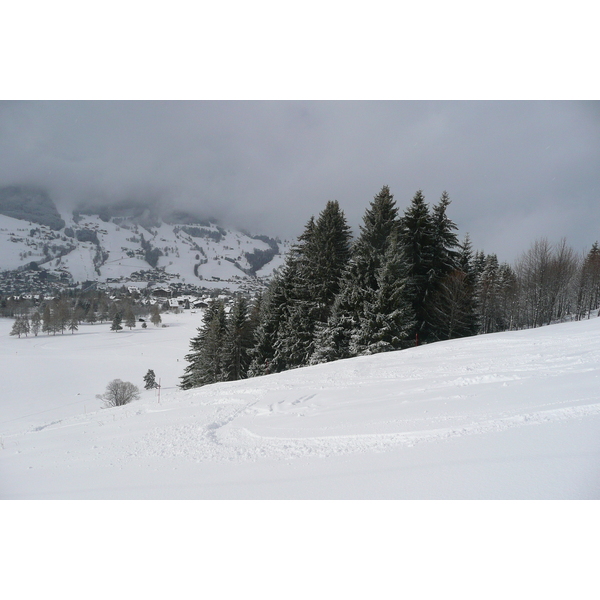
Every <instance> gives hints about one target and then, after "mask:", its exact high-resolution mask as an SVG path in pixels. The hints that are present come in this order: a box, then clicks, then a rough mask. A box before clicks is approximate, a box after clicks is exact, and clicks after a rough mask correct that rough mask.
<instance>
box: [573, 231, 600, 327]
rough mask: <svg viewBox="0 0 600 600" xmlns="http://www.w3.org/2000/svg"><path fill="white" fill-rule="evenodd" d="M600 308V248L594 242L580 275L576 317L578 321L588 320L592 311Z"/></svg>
mask: <svg viewBox="0 0 600 600" xmlns="http://www.w3.org/2000/svg"><path fill="white" fill-rule="evenodd" d="M597 308H600V248H599V247H598V242H594V244H593V246H592V248H591V250H590V251H589V252H588V254H587V256H586V257H585V260H584V262H583V266H582V267H581V274H580V276H579V289H578V294H577V315H578V318H579V319H582V318H588V319H589V318H590V316H591V314H592V311H594V310H596V309H597Z"/></svg>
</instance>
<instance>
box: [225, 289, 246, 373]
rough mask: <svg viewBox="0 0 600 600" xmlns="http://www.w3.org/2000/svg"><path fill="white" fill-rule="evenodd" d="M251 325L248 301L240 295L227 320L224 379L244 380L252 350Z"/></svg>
mask: <svg viewBox="0 0 600 600" xmlns="http://www.w3.org/2000/svg"><path fill="white" fill-rule="evenodd" d="M252 342H253V339H252V324H251V322H250V319H249V316H248V300H247V299H246V298H245V297H244V296H242V295H241V294H240V295H238V296H236V298H235V301H234V303H233V307H232V309H231V312H230V313H229V316H228V318H227V332H226V335H225V340H224V358H223V368H224V372H225V379H227V380H228V381H235V380H238V379H244V378H245V377H246V376H247V373H248V366H249V364H250V355H249V351H250V349H251V348H252Z"/></svg>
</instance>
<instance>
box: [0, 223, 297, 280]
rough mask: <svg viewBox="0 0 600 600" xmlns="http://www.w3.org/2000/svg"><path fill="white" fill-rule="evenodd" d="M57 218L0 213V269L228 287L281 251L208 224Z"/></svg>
mask: <svg viewBox="0 0 600 600" xmlns="http://www.w3.org/2000/svg"><path fill="white" fill-rule="evenodd" d="M61 216H62V219H63V220H64V223H65V226H64V228H62V229H60V230H53V229H51V228H50V227H48V226H46V225H40V224H37V223H32V222H29V221H25V220H21V219H15V218H13V217H10V216H6V215H2V214H0V271H7V270H14V269H17V268H20V267H21V268H25V267H29V266H31V265H32V263H35V265H36V266H35V268H39V269H43V270H46V271H48V272H49V273H50V274H52V275H54V276H57V277H60V276H61V275H63V279H64V278H65V276H66V277H67V279H69V280H72V281H73V282H85V281H98V282H107V281H108V282H110V281H119V282H124V281H168V282H173V283H184V284H190V285H196V286H200V287H215V286H222V287H229V288H232V289H235V288H236V286H237V285H238V284H239V283H240V281H243V280H245V279H248V278H249V277H250V276H254V275H258V276H259V277H262V276H269V275H270V274H271V273H272V272H273V270H274V269H275V268H277V267H278V266H279V265H280V264H281V262H282V257H283V255H284V254H285V252H286V251H287V249H288V248H289V243H288V242H285V241H283V242H282V241H281V240H279V241H276V240H272V239H270V238H266V237H264V236H257V237H251V236H250V235H248V234H245V233H242V232H240V231H235V230H233V229H225V228H223V227H220V226H218V225H215V224H209V223H205V224H203V225H189V224H184V223H182V224H177V223H166V222H163V221H160V224H155V225H154V226H150V225H147V226H146V227H142V226H141V225H140V224H138V223H137V222H136V220H135V219H125V218H112V219H108V220H103V219H101V218H100V217H99V216H98V215H79V216H77V217H76V218H75V217H74V216H73V215H72V214H70V213H64V214H62V215H61ZM259 237H260V239H259Z"/></svg>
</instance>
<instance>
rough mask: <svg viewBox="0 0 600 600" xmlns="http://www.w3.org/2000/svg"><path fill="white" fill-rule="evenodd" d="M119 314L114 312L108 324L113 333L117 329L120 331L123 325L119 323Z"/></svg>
mask: <svg viewBox="0 0 600 600" xmlns="http://www.w3.org/2000/svg"><path fill="white" fill-rule="evenodd" d="M121 321H122V319H121V314H120V313H116V314H115V316H114V317H113V320H112V324H111V326H110V330H111V331H114V332H115V333H116V332H118V331H121V329H123V326H122V325H121Z"/></svg>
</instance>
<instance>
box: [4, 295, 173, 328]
mask: <svg viewBox="0 0 600 600" xmlns="http://www.w3.org/2000/svg"><path fill="white" fill-rule="evenodd" d="M16 311H18V312H16V314H15V315H14V316H15V322H14V324H13V328H12V330H11V332H10V335H15V336H18V337H21V335H25V336H27V335H28V334H29V333H32V334H33V335H35V336H37V335H38V334H39V333H40V332H42V333H46V334H48V335H51V334H52V335H56V334H57V333H62V334H64V333H65V331H71V333H75V331H78V329H79V325H80V324H81V323H84V322H85V323H90V324H94V323H97V322H98V321H100V323H104V322H105V321H107V322H110V323H111V331H115V332H116V331H120V330H122V329H123V326H125V327H128V328H129V329H133V328H134V327H136V317H137V316H138V315H140V314H148V313H149V317H150V321H151V322H152V323H153V324H154V325H155V326H157V327H158V326H159V325H160V324H161V322H162V319H161V316H160V308H159V306H158V304H153V305H151V306H150V307H149V308H148V307H146V306H139V305H136V304H135V300H134V299H129V298H124V299H120V300H117V301H114V300H110V298H108V297H107V296H105V295H101V296H100V297H99V298H98V299H96V300H94V299H85V298H72V299H70V298H68V297H67V296H66V295H63V296H60V297H59V298H56V299H54V300H50V301H47V302H44V303H43V304H41V305H40V306H38V307H36V308H32V307H30V306H28V305H27V303H19V305H18V307H17V309H16ZM145 326H146V323H145V322H144V323H143V324H142V327H145Z"/></svg>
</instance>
